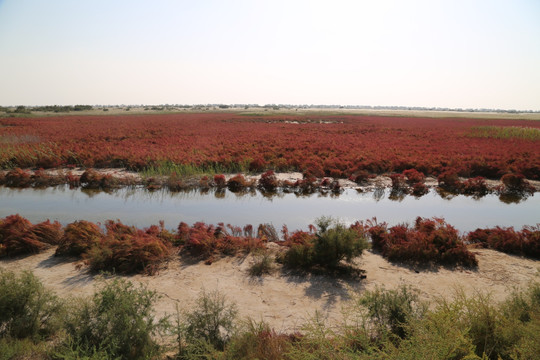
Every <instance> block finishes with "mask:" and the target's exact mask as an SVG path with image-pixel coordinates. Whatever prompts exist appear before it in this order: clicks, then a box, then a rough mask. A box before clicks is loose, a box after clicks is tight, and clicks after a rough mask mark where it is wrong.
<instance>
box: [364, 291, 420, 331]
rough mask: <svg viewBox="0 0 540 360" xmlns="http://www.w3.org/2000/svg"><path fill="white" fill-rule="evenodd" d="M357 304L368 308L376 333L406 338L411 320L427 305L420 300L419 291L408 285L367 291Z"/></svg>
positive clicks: (368, 315)
mask: <svg viewBox="0 0 540 360" xmlns="http://www.w3.org/2000/svg"><path fill="white" fill-rule="evenodd" d="M357 304H358V305H359V306H362V307H365V308H366V309H367V317H368V318H369V319H370V320H371V321H372V323H373V325H374V330H375V333H376V334H377V336H378V337H379V338H383V339H384V338H386V337H388V335H393V336H398V337H399V338H405V337H406V336H407V334H408V326H409V325H410V324H411V322H412V321H413V320H414V319H420V318H421V317H422V316H423V315H424V313H425V312H426V305H425V304H423V303H421V302H420V301H419V298H418V293H417V291H415V290H413V289H412V288H410V287H407V286H401V287H400V288H397V289H393V290H386V289H384V288H376V289H375V290H372V291H366V292H365V293H364V294H362V296H361V297H360V298H359V299H358V300H357Z"/></svg>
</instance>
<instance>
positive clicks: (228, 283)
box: [0, 244, 540, 331]
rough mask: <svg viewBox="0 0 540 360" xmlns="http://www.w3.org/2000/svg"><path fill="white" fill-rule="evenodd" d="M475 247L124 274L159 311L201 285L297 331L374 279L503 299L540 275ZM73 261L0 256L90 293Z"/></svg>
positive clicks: (0, 264) (425, 290)
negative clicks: (312, 268)
mask: <svg viewBox="0 0 540 360" xmlns="http://www.w3.org/2000/svg"><path fill="white" fill-rule="evenodd" d="M273 247H274V248H275V247H277V245H275V244H274V246H273ZM474 252H475V253H476V254H477V256H478V260H479V266H478V269H476V270H470V269H447V268H436V269H421V268H415V267H413V266H408V265H403V264H396V263H390V262H388V261H387V260H385V259H384V258H383V257H381V256H380V255H378V254H375V253H373V252H371V251H368V252H365V253H364V255H363V256H362V257H360V258H358V259H357V260H356V263H357V265H358V267H359V268H361V269H363V270H365V275H366V278H365V279H336V278H332V277H330V276H323V275H299V274H295V273H292V272H289V271H283V270H282V269H279V268H278V269H277V270H276V272H275V273H273V274H272V275H266V276H263V277H251V276H249V275H248V272H247V270H248V268H249V266H250V265H251V264H252V263H253V261H254V258H253V256H252V255H247V256H236V257H226V258H222V259H220V260H218V261H216V262H214V263H213V264H212V265H205V264H204V263H203V262H193V261H192V260H191V259H185V258H179V257H175V258H174V259H173V260H171V261H170V262H169V263H168V266H167V267H166V268H165V269H163V270H162V271H160V272H159V273H158V274H157V275H154V276H143V275H134V276H128V277H126V278H127V279H129V280H131V281H133V282H139V283H143V284H146V285H147V286H148V287H149V288H151V289H153V290H155V291H157V292H158V293H159V294H161V295H162V297H161V299H160V300H159V302H158V303H157V305H156V310H157V313H158V315H159V316H161V315H164V314H167V313H168V314H172V313H174V312H175V308H176V304H178V305H179V307H180V309H190V308H191V307H192V306H193V304H194V303H195V300H196V298H197V297H198V295H199V293H200V291H201V289H205V290H207V291H213V290H215V289H218V290H219V291H221V292H222V293H224V294H226V296H227V298H228V299H229V300H231V301H234V302H236V303H237V304H238V308H239V312H240V316H242V317H251V318H253V319H255V320H264V321H266V322H267V323H269V324H270V326H272V327H273V328H274V329H276V330H278V331H295V330H300V329H301V327H302V325H303V324H305V323H306V321H307V320H308V319H310V318H311V317H312V316H313V315H314V314H315V312H316V311H318V312H319V314H320V315H322V317H323V318H326V319H327V321H328V323H329V325H332V324H337V323H339V322H340V320H341V319H343V314H342V309H343V308H344V307H345V306H346V305H347V304H348V303H349V301H350V299H351V296H352V295H354V294H355V293H362V292H363V291H365V290H366V289H374V288H375V287H376V286H384V287H385V288H386V289H393V288H395V287H397V286H400V285H411V286H413V287H414V288H417V289H418V290H419V291H420V296H421V297H422V298H424V299H427V300H433V299H436V298H438V297H444V298H449V297H452V296H453V295H454V294H455V291H456V289H458V288H461V289H463V290H464V291H465V293H467V294H469V295H471V294H474V293H475V292H489V293H491V295H492V296H493V299H495V300H497V301H500V300H503V299H504V298H505V297H506V296H508V294H509V293H510V292H511V291H512V290H513V289H514V288H516V287H525V286H527V284H528V283H529V282H531V281H535V280H538V279H539V271H540V261H537V260H531V259H526V258H522V257H518V256H512V255H507V254H504V253H501V252H497V251H494V250H488V249H478V250H474ZM76 265H77V262H76V261H74V260H65V259H63V258H58V257H54V249H50V250H48V251H46V252H43V253H41V254H38V255H33V256H28V257H24V258H18V259H7V260H6V259H4V260H1V261H0V268H2V269H9V270H13V271H22V270H31V271H33V272H34V274H35V275H36V276H37V277H39V278H40V279H41V280H42V281H43V283H44V285H45V286H46V287H48V288H50V289H53V290H54V291H56V292H57V293H58V294H59V295H60V296H62V297H67V296H89V295H91V294H92V293H93V292H94V289H95V288H94V286H95V285H96V277H95V276H94V275H92V274H89V273H88V272H87V271H86V270H85V268H84V267H83V268H78V267H77V266H76Z"/></svg>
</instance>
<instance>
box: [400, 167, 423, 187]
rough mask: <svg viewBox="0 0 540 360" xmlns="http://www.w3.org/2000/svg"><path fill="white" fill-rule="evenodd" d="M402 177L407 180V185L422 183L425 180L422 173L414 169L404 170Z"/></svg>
mask: <svg viewBox="0 0 540 360" xmlns="http://www.w3.org/2000/svg"><path fill="white" fill-rule="evenodd" d="M403 175H404V176H405V177H406V178H407V182H408V183H409V184H414V183H423V182H424V180H425V178H426V176H425V175H424V174H423V173H421V172H419V171H417V170H416V169H408V170H405V171H403Z"/></svg>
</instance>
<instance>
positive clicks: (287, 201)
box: [0, 186, 540, 232]
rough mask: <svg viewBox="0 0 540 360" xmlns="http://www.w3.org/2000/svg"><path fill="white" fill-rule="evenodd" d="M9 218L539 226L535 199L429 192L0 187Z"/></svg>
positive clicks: (297, 225)
mask: <svg viewBox="0 0 540 360" xmlns="http://www.w3.org/2000/svg"><path fill="white" fill-rule="evenodd" d="M11 214H20V215H21V216H24V217H26V218H27V219H29V220H30V221H31V222H33V223H35V222H40V221H44V220H46V219H50V220H58V221H59V222H60V223H62V224H64V225H65V224H68V223H70V222H73V221H76V220H81V219H84V220H89V221H93V222H101V223H103V222H104V221H105V220H108V219H112V220H115V219H119V220H121V221H122V222H124V223H125V224H129V225H136V226H138V227H146V226H150V225H152V224H157V223H158V222H159V221H160V220H163V221H164V222H165V226H166V227H167V228H170V229H173V228H176V227H177V225H178V223H179V222H180V221H184V222H186V223H188V224H193V223H195V222H197V221H204V222H206V223H209V224H217V223H219V222H223V223H225V224H232V225H235V226H244V225H246V224H252V225H254V226H257V225H258V224H260V223H271V224H273V225H274V226H275V227H276V228H277V229H280V228H281V226H282V225H283V224H285V225H287V226H288V228H289V229H290V230H295V229H302V230H307V227H308V225H309V224H312V223H313V222H314V219H316V218H317V217H320V216H323V215H327V216H333V217H334V218H338V219H340V220H341V221H342V222H344V223H347V224H350V223H352V222H355V221H357V220H366V219H371V218H373V217H376V218H377V219H378V220H379V221H386V222H387V223H389V224H390V225H395V224H398V223H402V222H409V223H410V222H413V221H414V219H415V218H416V217H417V216H422V217H434V216H436V217H443V218H444V219H445V220H446V221H447V222H448V223H450V224H452V225H453V226H455V227H456V228H457V229H458V230H460V231H462V232H464V231H470V230H474V229H476V228H478V227H493V226H497V225H498V226H514V227H515V228H517V229H519V228H521V227H522V226H523V225H535V224H537V223H539V222H540V195H538V194H537V195H536V196H530V197H529V198H527V199H526V200H522V201H520V202H518V203H505V202H502V201H501V200H499V198H498V197H497V196H495V195H488V196H485V197H482V198H480V199H474V198H473V197H469V196H463V195H458V196H453V197H451V198H443V197H441V196H440V195H439V194H438V193H437V192H436V191H434V190H431V191H430V192H429V193H428V194H427V195H424V196H422V197H420V198H416V197H414V196H405V197H403V198H401V199H399V200H396V199H394V198H393V197H392V196H390V191H389V190H388V189H386V190H383V189H381V190H379V191H377V192H366V193H359V192H357V191H356V190H353V189H348V190H345V191H344V192H343V193H341V194H340V195H339V196H336V195H333V194H320V193H315V194H311V195H301V196H300V195H296V194H294V193H282V194H277V195H273V196H264V195H263V194H261V193H260V192H258V191H252V192H247V193H244V194H238V193H233V192H230V191H229V190H224V191H221V192H219V191H212V190H211V191H208V192H202V191H199V190H194V191H189V192H178V193H171V192H169V191H166V190H159V191H147V190H145V189H143V188H122V189H118V190H114V191H112V192H104V191H97V192H96V191H87V190H83V189H80V188H78V189H69V188H68V187H67V186H58V187H53V188H45V189H34V188H27V189H11V188H6V187H0V217H5V216H7V215H11Z"/></svg>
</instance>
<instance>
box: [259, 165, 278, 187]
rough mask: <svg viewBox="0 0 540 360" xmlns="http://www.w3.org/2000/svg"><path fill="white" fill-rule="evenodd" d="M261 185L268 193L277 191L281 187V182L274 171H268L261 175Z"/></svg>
mask: <svg viewBox="0 0 540 360" xmlns="http://www.w3.org/2000/svg"><path fill="white" fill-rule="evenodd" d="M259 185H260V187H262V188H263V189H264V190H266V191H275V190H276V188H277V187H278V186H279V181H278V179H277V177H276V174H274V172H273V171H272V170H268V171H267V172H265V173H264V174H262V175H261V178H260V179H259Z"/></svg>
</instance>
